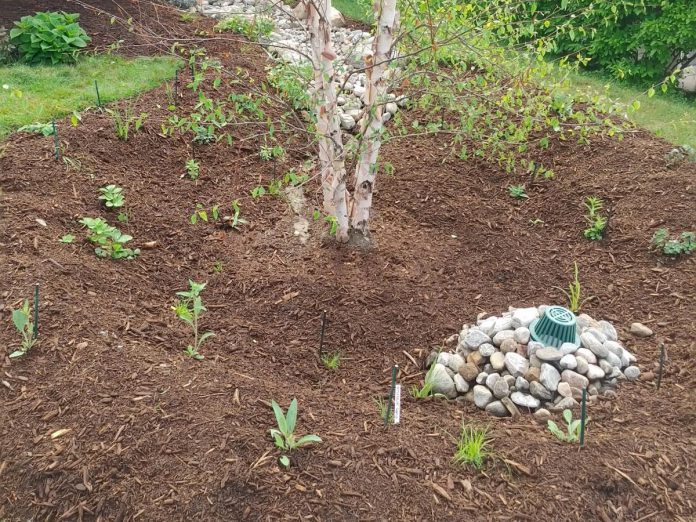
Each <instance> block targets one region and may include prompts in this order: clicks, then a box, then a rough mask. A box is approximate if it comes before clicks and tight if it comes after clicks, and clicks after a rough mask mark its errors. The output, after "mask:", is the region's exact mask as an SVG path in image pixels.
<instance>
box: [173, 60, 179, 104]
mask: <svg viewBox="0 0 696 522" xmlns="http://www.w3.org/2000/svg"><path fill="white" fill-rule="evenodd" d="M178 97H179V68H178V67H177V68H176V71H174V105H176V99H177V98H178Z"/></svg>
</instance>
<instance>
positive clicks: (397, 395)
mask: <svg viewBox="0 0 696 522" xmlns="http://www.w3.org/2000/svg"><path fill="white" fill-rule="evenodd" d="M400 420H401V385H400V384H397V385H396V386H394V424H399V421H400Z"/></svg>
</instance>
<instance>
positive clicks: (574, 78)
mask: <svg viewBox="0 0 696 522" xmlns="http://www.w3.org/2000/svg"><path fill="white" fill-rule="evenodd" d="M569 80H570V84H571V88H572V89H576V90H580V91H582V92H584V93H586V94H589V91H590V90H591V91H594V92H597V93H598V94H603V95H605V96H607V97H608V98H609V99H611V100H615V101H618V102H620V103H622V104H625V105H627V106H630V105H631V104H632V103H633V102H634V100H638V101H639V102H640V109H638V110H637V111H635V112H633V113H631V117H632V118H633V120H634V121H635V122H636V124H637V125H639V126H641V127H643V128H645V129H647V130H649V131H650V132H652V133H653V134H655V135H656V136H659V137H661V138H664V139H665V140H667V141H669V142H671V143H674V144H675V145H691V146H692V147H695V148H696V98H693V97H691V98H689V97H687V96H685V95H683V94H681V93H675V92H671V93H668V94H655V96H653V97H652V98H648V96H647V94H645V91H646V90H647V89H642V88H640V87H636V86H633V85H630V84H626V83H621V82H618V81H616V80H614V79H612V78H608V77H606V76H603V75H600V74H596V73H589V72H577V73H571V74H570V76H569ZM607 87H608V88H607ZM657 90H658V92H659V89H657Z"/></svg>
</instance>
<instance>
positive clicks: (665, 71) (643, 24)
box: [482, 0, 696, 81]
mask: <svg viewBox="0 0 696 522" xmlns="http://www.w3.org/2000/svg"><path fill="white" fill-rule="evenodd" d="M498 1H501V0H498ZM502 1H503V3H505V1H504V0H502ZM488 3H489V2H483V3H482V6H483V8H488ZM509 9H514V10H515V12H514V15H513V16H514V18H515V19H516V20H517V22H518V23H521V24H522V23H529V26H530V34H529V37H530V38H535V37H539V36H543V37H548V38H552V39H553V40H555V44H556V49H555V51H556V53H557V54H559V55H566V54H571V55H575V54H579V55H582V56H584V57H588V58H589V59H590V61H589V64H588V67H589V68H592V69H604V70H606V71H608V72H610V73H611V74H612V75H613V76H614V77H616V78H618V79H623V78H631V79H635V80H642V81H660V80H662V79H663V78H664V77H665V76H667V75H669V74H670V73H671V72H672V71H673V69H675V67H678V66H680V65H681V66H683V65H684V64H681V63H680V61H681V56H682V53H683V54H684V55H687V54H689V53H690V52H691V51H692V50H693V49H695V48H696V8H694V2H693V0H669V1H665V0H640V1H635V0H562V1H561V2H559V1H558V0H540V1H538V2H524V3H522V2H519V3H516V4H515V7H514V8H513V7H511V8H509ZM542 21H543V23H542ZM534 22H536V23H534Z"/></svg>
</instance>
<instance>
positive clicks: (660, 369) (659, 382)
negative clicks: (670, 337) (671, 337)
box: [657, 343, 665, 391]
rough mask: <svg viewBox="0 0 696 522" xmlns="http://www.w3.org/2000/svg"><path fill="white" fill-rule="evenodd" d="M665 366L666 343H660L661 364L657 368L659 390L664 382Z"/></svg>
mask: <svg viewBox="0 0 696 522" xmlns="http://www.w3.org/2000/svg"><path fill="white" fill-rule="evenodd" d="M664 366H665V345H664V343H660V366H659V368H658V369H657V390H658V391H659V390H660V384H662V369H663V368H664Z"/></svg>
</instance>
